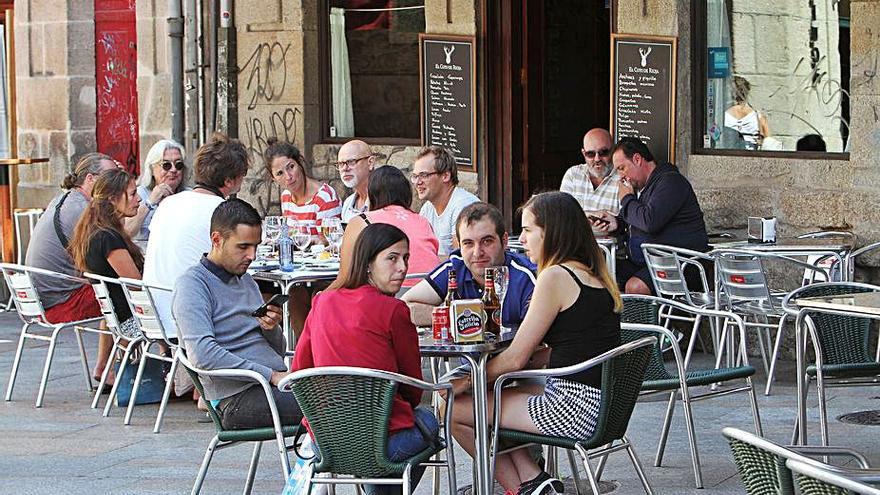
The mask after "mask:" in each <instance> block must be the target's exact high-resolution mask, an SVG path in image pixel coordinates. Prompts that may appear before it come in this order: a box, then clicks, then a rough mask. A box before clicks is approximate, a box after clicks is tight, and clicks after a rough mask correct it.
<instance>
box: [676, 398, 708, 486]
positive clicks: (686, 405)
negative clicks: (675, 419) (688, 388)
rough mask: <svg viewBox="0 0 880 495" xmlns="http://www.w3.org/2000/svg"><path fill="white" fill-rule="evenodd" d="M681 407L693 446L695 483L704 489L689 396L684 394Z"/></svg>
mask: <svg viewBox="0 0 880 495" xmlns="http://www.w3.org/2000/svg"><path fill="white" fill-rule="evenodd" d="M681 405H682V408H683V409H684V422H685V425H686V428H687V434H688V443H690V446H691V463H692V464H693V465H694V483H695V484H696V486H697V488H703V473H702V471H701V470H700V453H699V451H698V450H697V438H696V437H697V433H696V431H694V415H693V414H694V413H693V409H691V400H690V397H689V396H688V395H687V394H682V397H681Z"/></svg>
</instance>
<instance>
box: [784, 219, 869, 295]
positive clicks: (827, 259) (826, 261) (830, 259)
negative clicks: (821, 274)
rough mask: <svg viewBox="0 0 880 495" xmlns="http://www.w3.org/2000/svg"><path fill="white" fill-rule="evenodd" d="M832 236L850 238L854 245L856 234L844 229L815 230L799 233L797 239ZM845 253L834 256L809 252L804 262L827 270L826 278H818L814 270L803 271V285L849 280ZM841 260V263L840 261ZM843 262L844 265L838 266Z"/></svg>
mask: <svg viewBox="0 0 880 495" xmlns="http://www.w3.org/2000/svg"><path fill="white" fill-rule="evenodd" d="M834 237H844V238H847V239H849V240H850V242H851V243H852V244H853V245H855V242H856V235H855V234H853V233H852V232H846V231H838V230H820V231H816V232H808V233H806V234H801V235H799V236H797V238H798V239H828V238H834ZM847 256H848V255H847V253H838V255H836V256H829V255H827V254H825V255H819V254H811V255H808V256H807V258H806V262H807V263H809V264H811V265H814V266H818V267H821V268H824V269H825V271H827V272H828V278H827V279H824V278H823V279H819V278H817V275H816V272H804V285H807V284H812V283H814V282H840V281H844V280H851V279H849V278H847V277H848V275H847V271H846V257H847ZM841 262H842V263H841ZM841 264H843V265H844V266H840V265H841Z"/></svg>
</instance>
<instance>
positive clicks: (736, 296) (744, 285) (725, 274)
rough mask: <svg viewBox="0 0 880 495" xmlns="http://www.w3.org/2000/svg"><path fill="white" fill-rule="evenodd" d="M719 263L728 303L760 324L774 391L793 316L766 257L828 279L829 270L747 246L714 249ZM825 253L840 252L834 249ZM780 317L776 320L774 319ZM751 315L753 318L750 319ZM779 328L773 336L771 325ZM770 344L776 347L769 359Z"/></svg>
mask: <svg viewBox="0 0 880 495" xmlns="http://www.w3.org/2000/svg"><path fill="white" fill-rule="evenodd" d="M713 255H714V256H715V260H716V263H717V265H716V266H717V270H718V278H719V279H720V285H721V288H722V289H723V294H724V297H725V298H726V300H727V305H726V307H727V308H728V309H729V310H730V311H732V312H734V313H736V314H738V315H741V316H742V318H743V321H744V322H745V325H746V327H747V328H748V327H752V328H757V329H759V330H760V331H759V332H758V334H757V340H758V348H759V349H760V351H761V359H762V361H763V364H764V371H765V372H766V373H767V386H766V388H765V389H764V395H770V389H771V387H772V385H773V379H774V375H775V374H776V360H777V358H778V356H779V347H780V345H781V344H782V329H783V328H784V326H785V319H786V318H787V317H788V316H789V315H788V313H786V312H785V310H784V309H783V307H782V299H783V298H785V296H786V295H787V293H786V292H785V291H778V290H773V289H771V288H770V286H769V284H768V281H767V280H768V277H767V274H766V273H767V272H766V270H765V266H764V262H765V261H774V262H782V263H785V264H786V267H787V268H789V267H790V268H798V269H801V270H808V271H812V272H815V273H817V276H821V277H823V279H828V277H829V275H828V272H827V271H826V270H825V269H823V268H820V267H817V266H814V265H810V264H809V263H806V262H803V261H800V260H797V259H794V258H792V257H790V256H784V255H781V254H776V253H765V252H758V251H750V250H743V249H719V250H715V251H713ZM822 255H828V256H836V254H835V253H833V252H830V251H829V252H828V253H822ZM771 318H772V319H776V322H775V323H770V320H771ZM750 319H751V321H750ZM774 328H775V329H776V339H775V341H774V339H771V337H770V329H774ZM767 348H771V349H772V354H771V356H770V357H769V359H768V355H767Z"/></svg>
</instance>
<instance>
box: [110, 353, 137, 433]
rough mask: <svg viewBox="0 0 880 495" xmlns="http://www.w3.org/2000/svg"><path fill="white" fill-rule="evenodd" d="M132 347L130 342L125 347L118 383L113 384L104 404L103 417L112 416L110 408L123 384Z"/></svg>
mask: <svg viewBox="0 0 880 495" xmlns="http://www.w3.org/2000/svg"><path fill="white" fill-rule="evenodd" d="M132 347H134V346H133V345H132V342H131V341H129V342H128V345H127V346H126V347H125V353H124V354H123V355H122V361H121V362H120V363H119V371H118V372H117V373H116V381H115V382H113V388H111V389H110V396H109V397H107V403H106V404H104V414H103V416H104V417H105V418H106V417H107V416H109V415H110V408H111V407H113V400H114V399H116V391H117V390H118V389H119V384H120V383H122V376H123V375H125V368H126V367H127V366H128V358H129V356H131V348H132ZM108 364H109V363H108ZM129 400H130V399H129Z"/></svg>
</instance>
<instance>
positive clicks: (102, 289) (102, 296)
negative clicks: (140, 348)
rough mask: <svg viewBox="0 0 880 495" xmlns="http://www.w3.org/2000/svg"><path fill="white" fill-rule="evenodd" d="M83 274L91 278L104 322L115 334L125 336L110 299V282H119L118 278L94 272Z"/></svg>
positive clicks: (90, 281)
mask: <svg viewBox="0 0 880 495" xmlns="http://www.w3.org/2000/svg"><path fill="white" fill-rule="evenodd" d="M83 276H84V277H86V278H87V279H88V280H89V283H90V284H91V285H92V289H93V290H94V291H95V299H97V300H98V306H100V308H101V315H103V316H104V322H105V323H107V328H108V329H109V330H110V331H111V332H113V334H114V335H117V336H123V337H124V335H123V334H122V330H121V329H120V328H119V323H120V321H119V318H118V317H117V316H116V309H115V308H114V307H113V301H112V300H111V299H110V287H108V286H107V284H108V283H110V284H112V283H115V284H117V285H118V284H119V280H118V279H113V278H109V277H103V276H101V275H96V274H94V273H83Z"/></svg>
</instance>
